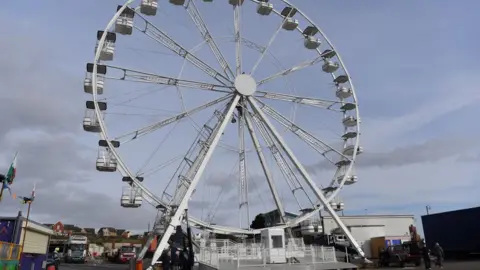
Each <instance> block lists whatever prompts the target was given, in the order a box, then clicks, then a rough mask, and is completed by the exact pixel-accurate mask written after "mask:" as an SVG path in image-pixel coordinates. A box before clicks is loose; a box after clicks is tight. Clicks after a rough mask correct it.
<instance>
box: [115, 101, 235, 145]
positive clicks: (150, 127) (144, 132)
mask: <svg viewBox="0 0 480 270" xmlns="http://www.w3.org/2000/svg"><path fill="white" fill-rule="evenodd" d="M229 98H232V94H229V95H226V96H224V97H221V98H218V99H215V100H213V101H210V102H208V103H206V104H204V105H202V106H198V107H195V108H193V109H191V110H189V111H186V112H182V113H180V114H177V115H174V116H172V117H170V118H167V119H165V120H162V121H160V122H156V123H154V124H150V125H148V126H146V127H143V128H140V129H137V130H134V131H130V132H128V133H126V134H124V135H121V136H118V137H116V138H115V139H114V140H117V141H118V140H121V139H125V138H127V137H128V139H126V140H125V141H122V144H123V143H126V142H129V141H132V140H135V139H138V137H141V136H144V135H147V134H150V133H152V132H154V131H156V130H158V129H160V128H163V127H165V126H167V125H170V124H172V123H176V122H177V121H180V120H181V119H183V118H185V117H188V116H191V115H193V114H195V113H197V112H200V111H202V110H204V109H207V108H209V107H212V106H214V105H216V104H218V103H220V102H223V101H225V100H227V99H229Z"/></svg>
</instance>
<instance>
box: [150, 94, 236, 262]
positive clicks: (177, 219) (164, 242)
mask: <svg viewBox="0 0 480 270" xmlns="http://www.w3.org/2000/svg"><path fill="white" fill-rule="evenodd" d="M239 100H240V96H239V95H235V97H234V98H233V100H232V102H231V104H230V106H229V108H228V110H227V112H226V113H225V114H224V115H223V119H222V120H221V123H220V126H219V128H218V129H217V130H216V131H215V132H216V133H215V134H212V136H214V137H213V140H212V142H211V144H210V145H209V146H206V147H207V148H208V149H207V151H206V153H205V156H204V158H203V160H202V161H201V162H200V164H199V166H198V170H197V171H196V173H195V174H194V176H193V177H192V180H191V183H190V185H189V187H188V188H187V190H186V192H185V195H184V196H183V198H182V200H181V202H180V204H179V205H178V207H177V209H176V210H175V214H174V215H173V216H172V217H171V219H170V223H169V225H168V226H167V228H166V230H165V232H164V234H163V236H162V239H161V240H160V243H159V244H158V246H157V249H156V250H155V253H154V254H153V258H152V264H151V265H150V266H149V267H148V269H149V270H152V269H153V266H154V264H155V263H156V262H157V261H158V259H159V258H160V255H161V254H162V252H163V250H164V249H165V248H166V247H167V246H168V240H169V239H170V236H171V235H172V234H173V232H174V230H175V227H176V226H178V225H180V224H181V222H182V219H183V216H184V214H185V209H187V206H188V200H189V199H190V197H191V196H192V193H193V191H194V190H195V188H196V186H197V184H198V182H199V180H200V177H201V176H202V174H203V171H204V170H205V167H206V166H207V163H208V161H209V160H210V157H211V156H212V154H213V152H214V151H215V148H216V146H217V145H218V142H219V141H220V137H221V136H222V133H223V132H224V130H225V128H226V126H227V124H228V122H229V121H230V119H231V117H232V115H233V112H234V110H235V107H236V106H237V104H238V101H239Z"/></svg>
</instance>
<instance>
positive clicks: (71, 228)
mask: <svg viewBox="0 0 480 270" xmlns="http://www.w3.org/2000/svg"><path fill="white" fill-rule="evenodd" d="M44 225H45V226H47V227H49V228H52V230H53V233H54V234H55V235H62V236H68V235H72V234H74V233H82V228H80V227H77V226H75V225H71V224H63V223H62V222H61V221H57V223H55V224H44Z"/></svg>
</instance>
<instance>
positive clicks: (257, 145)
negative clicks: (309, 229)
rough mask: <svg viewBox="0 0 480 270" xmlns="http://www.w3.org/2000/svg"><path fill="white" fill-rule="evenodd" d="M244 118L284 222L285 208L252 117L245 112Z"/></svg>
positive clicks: (285, 221)
mask: <svg viewBox="0 0 480 270" xmlns="http://www.w3.org/2000/svg"><path fill="white" fill-rule="evenodd" d="M245 120H246V122H247V129H248V132H249V133H250V137H251V138H252V142H253V145H254V146H255V151H256V152H257V156H258V160H259V161H260V165H262V169H263V173H264V174H265V178H266V179H267V183H268V187H269V188H270V191H271V192H272V196H273V200H274V201H275V205H276V206H277V209H278V211H279V212H280V218H281V219H282V222H283V223H285V224H286V223H287V220H286V219H285V209H284V208H283V204H282V201H281V200H280V196H279V195H278V191H277V188H276V187H275V183H274V182H273V178H272V174H271V172H270V170H269V169H268V167H267V161H266V159H265V155H264V154H263V150H262V147H261V145H260V141H259V140H258V137H257V134H255V130H254V127H253V123H252V119H250V115H249V114H245Z"/></svg>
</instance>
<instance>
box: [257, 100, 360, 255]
mask: <svg viewBox="0 0 480 270" xmlns="http://www.w3.org/2000/svg"><path fill="white" fill-rule="evenodd" d="M248 102H249V103H250V105H251V107H252V108H253V110H254V112H255V113H257V114H258V115H259V116H260V118H261V120H262V121H263V122H264V124H265V127H266V128H268V130H269V131H270V133H271V134H272V135H273V136H274V138H275V139H276V140H277V142H278V143H279V145H280V146H281V147H282V148H283V150H284V152H285V154H286V155H287V156H288V158H289V159H290V160H291V161H292V163H293V165H294V166H295V167H296V168H297V170H298V171H299V172H300V174H301V175H302V177H303V178H304V179H305V181H306V183H307V185H308V186H309V187H310V189H312V191H313V192H314V194H315V196H316V197H317V199H318V200H319V201H320V202H321V203H322V204H323V207H324V208H325V209H326V210H327V212H328V213H329V214H330V215H331V216H332V218H333V220H334V221H335V223H336V224H337V225H338V227H340V229H341V230H342V232H343V233H344V234H345V235H346V236H347V238H348V240H349V241H350V243H351V244H352V245H353V247H354V248H355V249H356V250H357V252H358V254H360V256H362V257H363V258H365V252H363V250H362V247H361V246H360V245H359V244H358V242H357V241H356V240H355V238H354V237H353V235H352V234H351V232H350V231H349V230H348V228H347V227H346V226H345V224H343V222H342V220H341V219H340V217H339V216H338V215H337V213H336V212H335V210H333V208H332V207H331V206H330V204H329V203H328V202H327V199H326V198H325V196H324V195H323V193H322V191H321V190H320V189H319V188H318V187H317V185H316V184H315V182H314V181H313V180H312V178H311V177H310V175H309V173H308V172H307V170H306V169H305V167H304V166H303V165H302V164H301V163H300V161H299V160H298V159H297V157H296V156H295V154H294V153H293V152H292V150H291V149H290V147H288V145H287V144H286V143H285V141H284V140H283V138H282V137H281V136H280V133H279V132H278V131H277V129H276V128H275V127H274V126H273V125H272V123H271V122H270V120H269V119H268V118H267V117H266V115H265V114H264V113H263V111H262V110H261V108H260V106H259V105H258V103H257V102H256V101H255V99H253V98H251V97H248Z"/></svg>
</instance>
